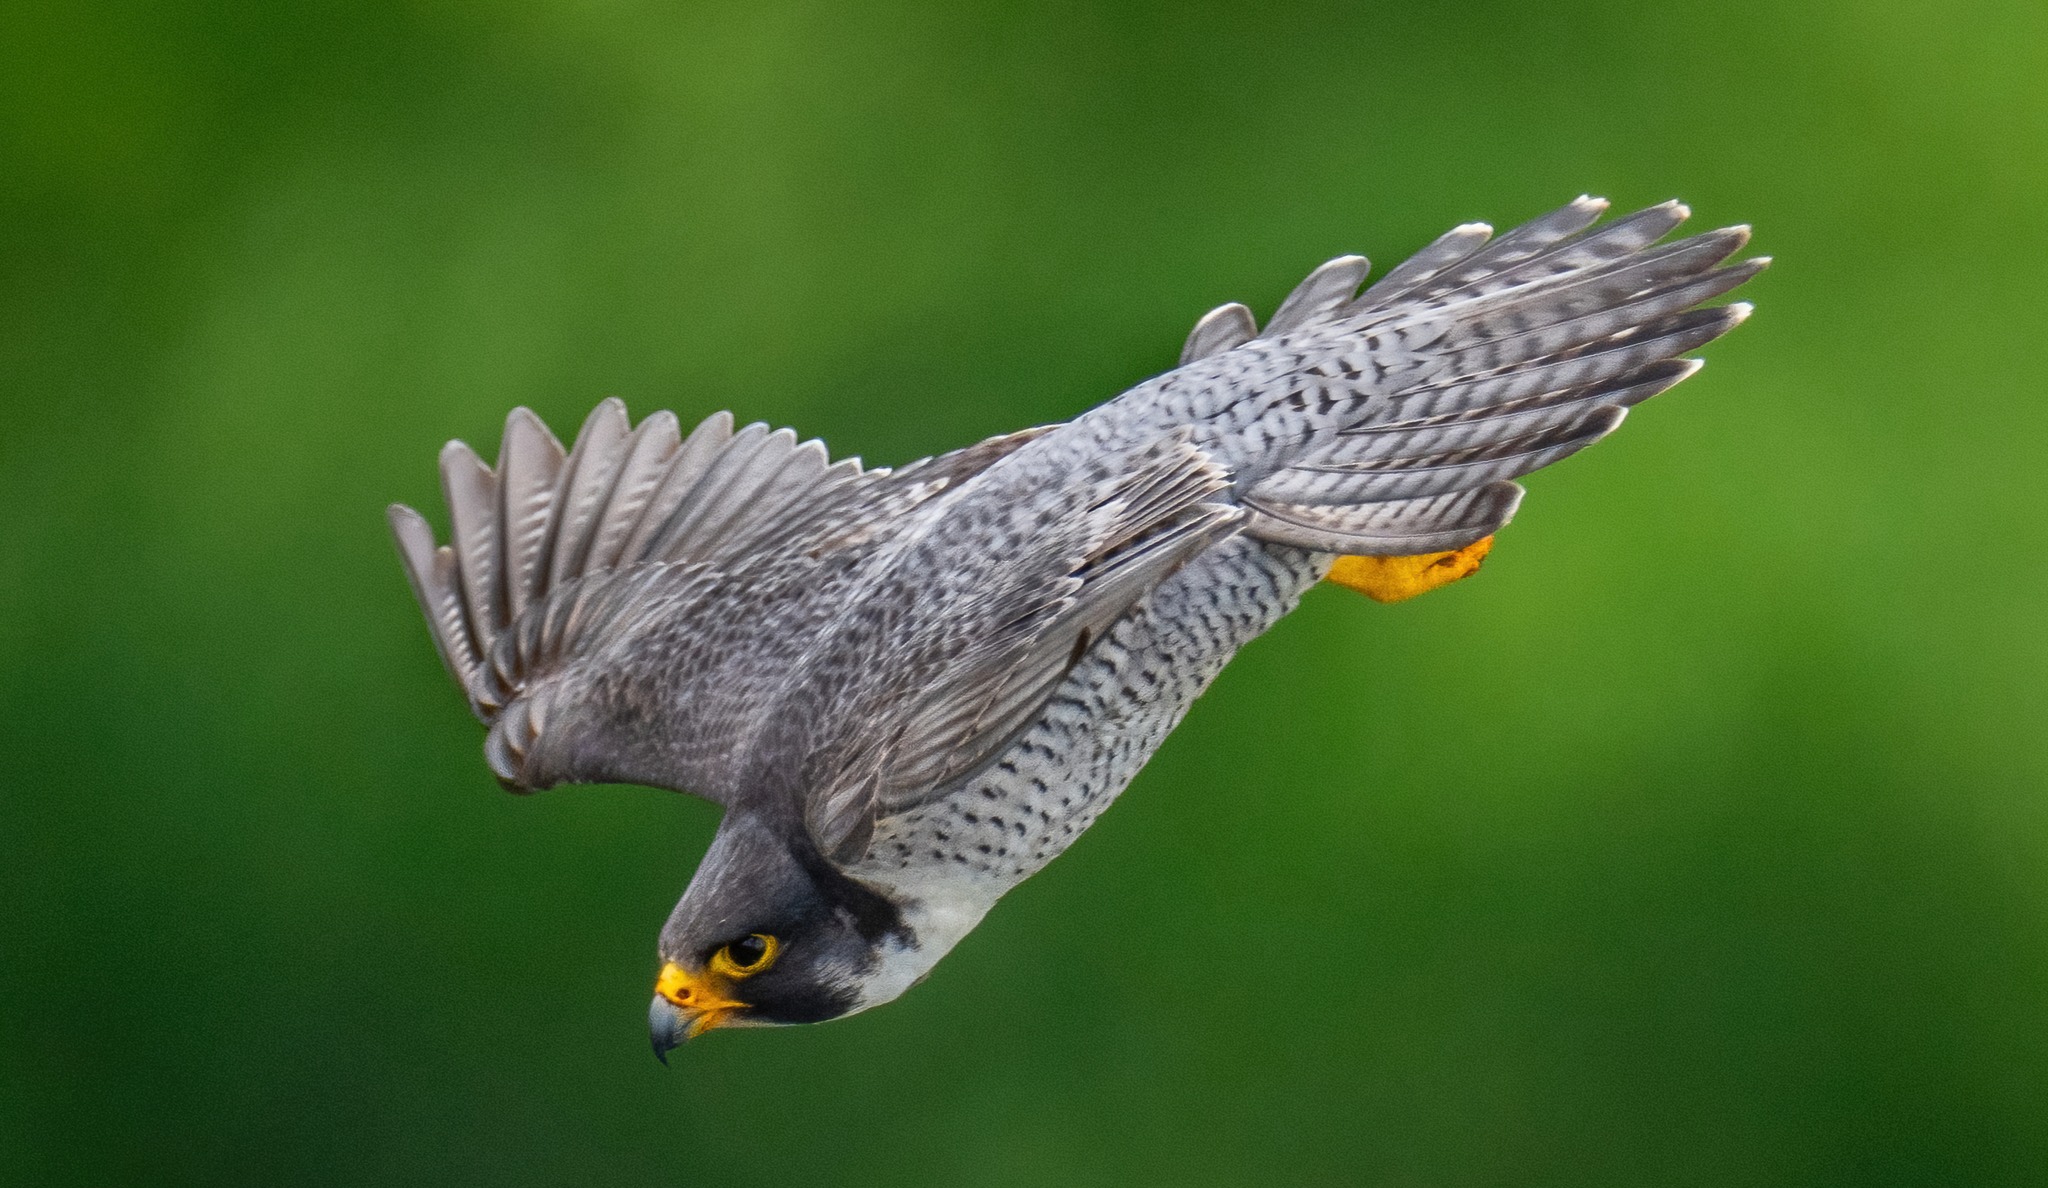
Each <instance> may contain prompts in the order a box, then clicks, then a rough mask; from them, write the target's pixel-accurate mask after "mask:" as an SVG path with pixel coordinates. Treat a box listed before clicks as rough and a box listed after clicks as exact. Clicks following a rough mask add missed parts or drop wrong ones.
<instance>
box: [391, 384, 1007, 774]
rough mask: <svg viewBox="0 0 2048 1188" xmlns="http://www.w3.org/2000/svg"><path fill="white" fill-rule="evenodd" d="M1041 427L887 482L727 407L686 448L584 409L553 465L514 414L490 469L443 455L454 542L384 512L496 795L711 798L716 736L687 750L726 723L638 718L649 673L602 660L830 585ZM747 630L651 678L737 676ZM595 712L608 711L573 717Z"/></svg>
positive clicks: (404, 512) (419, 520) (549, 437)
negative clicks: (614, 782) (730, 603)
mask: <svg viewBox="0 0 2048 1188" xmlns="http://www.w3.org/2000/svg"><path fill="white" fill-rule="evenodd" d="M1038 432H1039V431H1038V430H1027V431H1025V432H1023V433H1019V434H1012V435H1009V436H1007V437H1000V438H991V439H990V440H988V441H986V442H982V443H981V444H979V445H977V446H972V447H969V448H968V449H965V450H960V451H956V452H954V453H952V454H948V455H944V456H941V457H938V458H932V459H926V460H924V461H921V462H917V463H913V464H911V465H910V466H907V467H904V468H903V469H902V470H899V471H895V472H891V471H888V470H882V469H877V470H863V469H862V467H861V465H860V462H859V460H858V459H847V460H844V461H840V462H836V463H835V462H833V461H832V460H831V459H830V458H829V457H828V456H827V455H826V452H825V448H824V446H823V445H822V444H821V443H819V442H817V441H808V442H802V443H799V442H798V441H797V438H796V435H795V434H794V433H793V432H791V431H790V430H787V429H781V430H774V431H771V430H769V428H768V427H767V426H766V425H762V424H753V425H748V426H746V427H745V428H743V429H737V430H735V428H734V427H733V418H732V415H731V414H730V413H725V412H720V413H716V414H714V415H712V416H711V417H708V418H706V419H705V420H704V421H703V423H701V424H699V425H698V426H697V427H696V429H695V430H693V431H692V432H691V433H690V434H689V435H688V436H687V437H685V436H684V435H682V434H681V432H680V431H679V429H678V425H677V422H676V418H675V416H674V415H673V414H672V413H668V412H659V413H655V414H654V415H652V416H650V417H648V418H646V419H645V420H643V421H642V422H641V423H640V424H639V425H638V426H633V425H631V424H630V422H629V420H628V418H627V415H626V409H625V406H624V405H623V404H622V403H620V402H619V401H618V400H606V401H604V402H603V403H602V404H600V405H598V406H597V408H596V409H595V410H593V411H592V412H591V414H590V417H589V419H588V420H586V421H585V422H584V425H583V429H582V432H580V433H579V434H578V435H577V438H576V444H575V447H574V448H573V449H570V450H566V451H565V450H564V449H563V448H562V446H561V443H560V442H558V441H557V440H556V439H555V437H554V435H553V434H552V433H550V432H549V431H548V429H547V427H546V426H545V425H544V424H542V423H541V421H540V419H539V418H538V417H536V416H535V415H534V414H533V413H531V412H530V411H528V410H526V409H523V408H521V409H515V410H513V412H512V414H511V415H510V416H509V417H508V418H507V419H506V422H505V435H504V439H503V442H502V444H501V446H500V448H499V454H498V464H497V466H496V467H495V468H493V467H489V466H486V465H485V464H484V463H483V462H482V460H481V459H479V458H478V457H477V455H476V454H475V452H474V451H472V450H471V449H470V448H469V447H468V446H467V445H465V444H463V443H462V442H459V441H457V442H450V443H449V444H448V446H447V447H446V448H445V449H443V450H442V452H441V479H442V488H443V492H444V495H445V497H446V499H447V502H448V508H449V515H450V520H451V524H452V533H451V535H452V541H451V543H450V544H446V545H441V546H439V547H436V545H435V542H434V537H433V531H432V529H431V528H429V527H428V525H427V523H426V520H425V519H424V518H423V517H421V516H420V514H419V513H418V512H415V511H414V510H412V509H411V508H409V507H404V506H401V505H393V506H392V508H391V509H390V520H391V527H392V531H393V533H394V534H395V536H396V537H397V541H398V548H399V554H400V556H401V558H402V560H403V561H404V564H405V570H406V575H407V577H408V578H409V579H410V581H411V584H412V588H413V592H414V594H415V596H416V597H417V598H418V599H419V603H420V608H421V610H422V611H424V612H425V614H426V618H427V622H428V625H429V627H430V628H431V629H432V632H433V636H434V643H435V646H436V648H437V649H438V650H439V652H440V654H441V658H442V660H443V662H444V663H445V664H446V665H447V667H448V670H449V672H450V673H451V674H452V675H453V676H454V677H455V680H456V682H457V683H458V684H459V685H461V686H462V689H463V691H464V692H465V693H466V694H467V695H468V697H469V701H470V705H471V708H472V709H473V710H474V711H475V713H476V715H477V717H478V718H479V719H480V720H482V721H483V722H484V723H485V725H487V726H488V727H489V728H490V734H489V738H488V740H487V742H486V747H485V751H486V754H487V756H488V757H489V759H490V763H491V767H492V769H493V771H495V772H496V773H497V775H498V777H499V779H500V780H501V781H503V782H504V783H505V784H506V785H507V786H508V787H511V788H514V789H518V790H528V789H536V788H543V787H547V786H549V785H551V784H555V783H561V782H568V781H586V780H607V779H622V780H635V781H637V782H646V783H665V784H668V785H669V786H674V787H677V788H679V789H687V790H690V791H694V792H698V793H699V794H701V795H705V796H708V797H709V798H711V799H714V800H724V799H726V798H728V796H729V794H730V793H729V789H727V788H726V787H724V786H723V781H722V780H721V778H720V776H721V774H722V773H721V772H720V771H719V770H718V768H717V765H716V763H715V762H712V760H713V759H715V757H716V756H717V755H718V754H719V753H720V748H719V746H718V740H716V739H715V738H704V737H690V736H691V735H693V734H694V735H699V736H702V735H706V734H715V733H716V732H717V731H718V729H719V728H720V726H721V724H722V723H723V722H724V721H725V718H726V717H728V716H729V715H721V714H720V713H719V712H717V711H716V708H715V707H708V708H707V712H706V713H704V714H701V715H697V716H696V717H695V718H694V719H693V720H692V721H690V722H688V723H678V722H671V721H648V720H644V719H645V715H638V714H636V713H635V712H634V709H635V707H636V705H643V704H649V705H651V703H652V700H653V698H652V694H648V695H647V696H646V697H643V696H642V695H641V694H642V692H643V691H642V690H640V689H637V688H635V680H636V678H638V677H641V676H647V675H652V674H647V673H645V672H644V671H643V670H636V669H635V668H634V667H633V666H631V665H616V664H610V663H608V662H605V661H604V658H603V657H602V656H601V653H603V652H604V651H605V649H607V648H610V647H613V646H614V645H617V644H619V643H620V642H621V641H630V640H632V639H633V638H634V637H635V636H636V634H637V633H638V632H639V631H641V630H642V629H643V628H644V627H645V626H646V625H648V624H650V623H653V622H657V621H661V620H663V619H665V618H666V619H672V618H674V617H675V616H676V615H677V612H678V611H679V610H681V609H684V608H687V607H688V606H690V605H693V604H698V603H703V602H706V601H708V600H710V599H712V598H714V597H715V596H717V595H720V594H726V595H729V594H730V593H731V591H730V585H731V584H732V583H734V582H738V581H747V582H749V583H750V585H749V589H750V591H751V592H752V593H753V595H754V596H755V597H756V599H757V601H758V603H759V606H760V609H761V610H762V611H763V612H764V613H766V612H769V611H772V609H773V603H774V598H775V596H776V593H777V591H778V590H786V589H787V588H788V587H789V586H790V585H791V583H792V579H795V580H797V581H800V580H801V579H802V577H803V576H804V575H805V573H806V572H807V571H814V570H830V571H832V572H843V571H844V570H845V568H846V566H847V563H848V561H849V560H850V559H853V558H857V557H859V556H860V555H862V554H863V553H864V552H865V551H866V550H868V549H870V548H871V547H872V546H873V545H874V543H875V542H876V541H877V540H878V539H879V538H881V537H883V536H885V535H886V534H887V533H888V532H889V531H890V530H891V528H892V526H893V525H894V524H896V523H898V522H900V521H901V518H902V517H904V516H906V515H908V514H909V513H910V512H912V511H913V510H914V509H915V508H917V507H918V506H919V505H921V504H922V503H924V502H925V501H926V500H928V499H930V498H932V497H933V496H935V495H937V494H938V493H939V492H941V491H943V490H946V489H947V488H948V487H950V486H952V485H953V484H955V483H957V482H959V481H960V480H961V479H963V478H965V477H967V476H970V475H972V474H974V473H976V472H978V471H979V470H981V469H982V468H984V467H986V466H988V465H989V464H990V463H991V462H993V461H995V460H996V459H998V458H1000V457H1002V456H1003V455H1004V454H1006V453H1008V452H1009V451H1010V450H1013V449H1015V448H1016V447H1017V446H1019V445H1021V444H1023V443H1024V442H1025V441H1028V440H1029V439H1030V438H1031V437H1033V436H1035V435H1036V434H1037V433H1038ZM743 626H746V625H744V624H732V623H724V624H713V625H709V626H708V627H707V628H706V629H705V630H703V631H702V632H700V633H699V635H698V638H695V639H693V640H689V641H680V642H678V644H677V646H673V647H671V648H670V649H669V650H668V651H667V652H666V653H665V655H663V657H662V658H661V659H662V663H663V664H664V665H665V671H662V672H660V673H659V674H658V675H659V677H660V679H661V681H662V682H663V683H664V684H665V685H668V686H670V687H672V686H673V685H674V683H675V682H676V681H677V680H678V679H680V678H686V677H687V676H688V673H687V672H680V673H679V672H677V671H675V670H676V669H678V668H683V669H687V668H688V667H689V666H691V665H693V664H694V665H713V664H720V663H730V662H732V661H733V660H734V659H735V658H737V656H738V655H739V653H741V652H743V651H744V650H745V649H744V648H743V647H733V646H722V645H728V644H732V643H735V642H739V643H744V642H746V641H747V640H748V639H749V636H748V635H747V634H746V633H745V632H744V631H742V630H738V629H737V628H739V627H743ZM763 634H764V635H765V633H763ZM754 638H755V641H756V642H759V643H762V644H764V645H767V646H774V645H775V644H776V641H775V640H774V639H772V638H762V637H760V636H756V637H754ZM783 646H785V647H789V646H796V645H795V644H791V643H787V642H785V643H784V644H783ZM735 700H744V699H735ZM594 701H601V702H602V703H603V705H604V707H605V708H607V709H608V710H609V711H610V712H604V713H596V712H587V711H588V710H589V709H590V707H591V705H592V703H593V702H594ZM553 707H559V708H561V709H563V711H564V713H563V714H561V715H551V714H550V713H549V710H550V708H553ZM551 716H553V717H555V718H556V719H557V720H555V721H550V718H551ZM679 734H680V735H681V737H678V735H679Z"/></svg>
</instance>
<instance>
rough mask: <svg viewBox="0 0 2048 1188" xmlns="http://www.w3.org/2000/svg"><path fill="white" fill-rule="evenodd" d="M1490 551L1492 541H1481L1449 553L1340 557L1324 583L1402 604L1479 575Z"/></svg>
mask: <svg viewBox="0 0 2048 1188" xmlns="http://www.w3.org/2000/svg"><path fill="white" fill-rule="evenodd" d="M1492 548H1493V538H1492V537H1491V536H1488V537H1483V538H1481V539H1479V540H1475V541H1473V542H1472V543H1471V544H1468V545H1466V546H1465V547H1464V548H1462V549H1454V550H1452V551H1451V552H1448V553H1418V554H1416V555H1415V556H1412V557H1339V558H1337V563H1336V564H1335V565H1332V566H1330V572H1329V573H1328V574H1327V575H1325V576H1326V578H1327V580H1329V581H1333V582H1335V583H1337V584H1338V585H1340V586H1348V587H1350V588H1351V589H1353V590H1356V591H1358V592H1359V593H1360V594H1363V595H1365V596H1366V597H1367V598H1370V599H1372V600H1373V601H1374V602H1402V601H1405V600H1407V599H1410V598H1413V597H1415V596H1416V595H1417V594H1427V593H1429V592H1430V591H1431V590H1434V589H1436V588H1437V587H1438V586H1448V585H1450V584H1451V583H1452V582H1455V581H1457V580H1458V579H1459V578H1465V577H1471V576H1472V575H1473V574H1475V573H1477V572H1479V563H1480V562H1481V561H1484V560H1485V559H1486V554H1487V552H1488V551H1489V550H1491V549H1492Z"/></svg>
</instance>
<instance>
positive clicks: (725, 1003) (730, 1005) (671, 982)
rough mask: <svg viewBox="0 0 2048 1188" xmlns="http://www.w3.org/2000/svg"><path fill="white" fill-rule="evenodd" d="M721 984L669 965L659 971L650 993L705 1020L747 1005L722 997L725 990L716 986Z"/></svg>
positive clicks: (713, 977) (720, 986) (704, 976)
mask: <svg viewBox="0 0 2048 1188" xmlns="http://www.w3.org/2000/svg"><path fill="white" fill-rule="evenodd" d="M723 981H724V979H723V978H719V977H716V976H706V975H703V974H693V973H691V972H690V971H689V970H687V969H684V968H683V967H682V966H680V965H677V964H676V963H675V962H673V961H671V962H669V963H668V964H667V965H664V966H662V967H661V976H660V977H659V978H656V979H655V982H654V992H655V993H656V994H659V995H661V996H662V997H663V998H666V999H668V1000H669V1001H670V1002H672V1003H674V1004H675V1005H677V1006H679V1007H681V1008H682V1009H684V1010H686V1011H695V1012H697V1013H699V1014H700V1015H702V1016H704V1017H707V1018H708V1017H710V1016H711V1015H713V1014H715V1013H717V1012H719V1011H729V1010H734V1009H737V1008H740V1007H744V1006H746V1005H747V1004H746V1003H744V1002H740V1001H738V1000H737V999H733V998H728V997H726V995H725V993H724V992H723V991H724V989H725V988H724V987H723V986H722V985H720V984H719V983H721V982H723Z"/></svg>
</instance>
